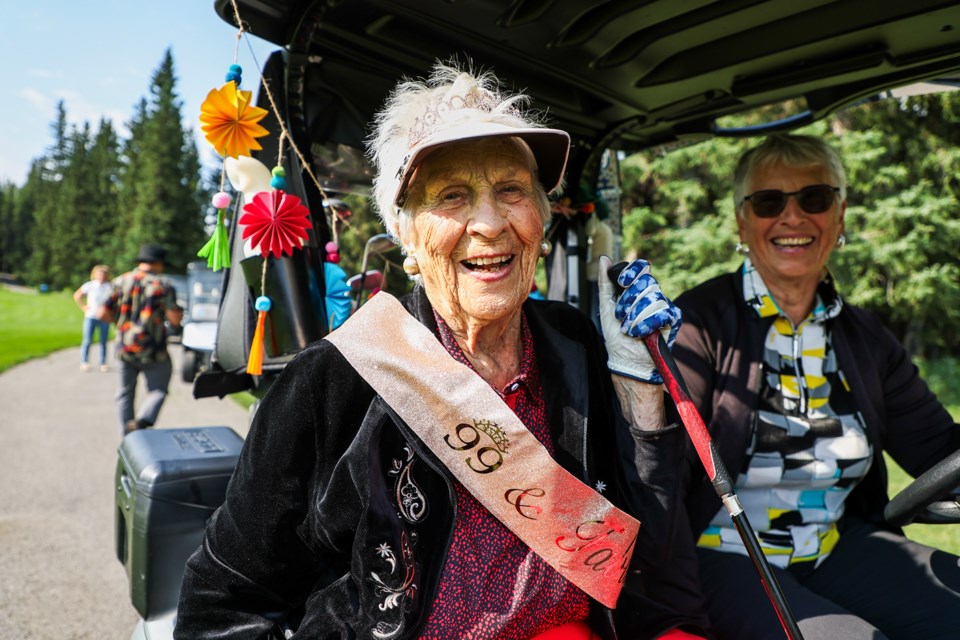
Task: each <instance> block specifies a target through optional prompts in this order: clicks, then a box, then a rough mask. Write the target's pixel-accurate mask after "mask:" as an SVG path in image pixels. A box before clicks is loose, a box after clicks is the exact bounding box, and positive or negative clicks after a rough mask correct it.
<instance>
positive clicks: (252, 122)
mask: <svg viewBox="0 0 960 640" xmlns="http://www.w3.org/2000/svg"><path fill="white" fill-rule="evenodd" d="M239 69H240V67H239V65H236V64H234V65H231V66H230V72H228V73H227V78H228V82H227V83H226V84H224V85H223V86H222V87H220V88H219V89H213V90H212V91H210V93H208V94H207V99H206V100H204V101H203V104H201V105H200V122H201V127H200V129H201V130H202V131H203V132H204V137H206V139H207V141H208V142H209V143H210V144H211V145H213V148H214V149H216V151H217V153H219V154H220V155H221V156H223V157H225V158H226V157H231V158H236V157H237V156H241V155H243V156H249V155H250V152H251V151H259V150H260V149H262V148H263V147H262V146H261V145H260V143H259V142H257V138H261V137H263V136H265V135H267V134H268V133H269V131H267V130H266V129H264V128H263V127H262V126H260V124H259V122H260V121H261V120H263V118H264V116H266V115H267V110H266V109H261V108H260V107H256V106H253V105H252V104H250V102H251V100H252V94H251V92H249V91H241V90H240V89H239V88H238V85H237V82H238V81H239V78H240V71H239ZM229 78H235V79H232V80H231V79H229Z"/></svg>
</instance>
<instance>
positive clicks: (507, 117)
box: [176, 65, 697, 640]
mask: <svg viewBox="0 0 960 640" xmlns="http://www.w3.org/2000/svg"><path fill="white" fill-rule="evenodd" d="M522 106H523V100H522V98H521V97H518V96H510V95H503V94H502V93H501V91H500V89H499V85H498V83H497V81H496V79H495V78H494V77H493V76H492V75H489V74H487V75H481V76H477V75H475V74H472V73H469V72H465V71H460V70H458V69H456V68H452V67H448V66H444V65H438V66H437V68H436V69H435V72H434V74H433V76H432V77H431V78H430V79H428V80H426V81H422V82H420V81H416V82H415V81H405V82H403V83H401V84H400V85H398V87H397V89H396V90H395V91H394V93H393V94H392V96H391V97H390V98H389V100H388V103H387V105H386V106H385V108H384V109H383V111H382V112H381V113H380V115H379V117H378V120H377V123H376V124H377V128H376V133H375V135H374V136H373V137H372V138H371V141H370V143H369V146H370V153H371V156H372V158H373V160H374V164H375V167H376V178H375V185H374V194H375V199H376V202H377V205H378V208H379V211H380V214H381V217H382V219H383V222H384V226H385V227H386V228H387V230H388V231H390V232H391V233H392V234H394V235H395V237H396V238H397V239H398V241H399V243H400V244H401V245H402V246H403V248H404V250H405V252H406V254H407V258H406V260H405V263H404V268H405V270H406V271H407V273H409V274H410V275H411V277H413V278H415V279H417V280H418V281H419V283H420V286H418V287H416V288H415V290H414V292H413V293H412V294H410V295H408V296H405V297H404V298H403V299H402V300H400V301H398V300H397V299H395V298H393V297H392V296H390V295H388V294H385V293H379V294H377V295H376V296H375V297H374V298H373V299H372V300H371V301H370V302H368V303H367V304H365V305H364V306H363V307H361V308H360V310H359V311H358V312H357V313H356V314H354V315H353V316H352V317H351V318H350V319H349V320H348V321H347V322H346V323H345V324H344V325H343V326H342V327H340V328H339V329H337V330H336V331H335V332H333V333H332V334H330V335H329V336H328V337H327V338H326V339H324V340H321V341H320V342H319V343H317V344H316V345H313V346H311V347H310V348H308V349H306V350H304V351H303V353H301V354H300V355H298V357H297V358H295V359H294V360H293V361H292V362H291V363H290V364H289V365H288V366H287V367H286V369H285V370H284V372H283V374H282V375H281V376H280V378H279V379H278V380H277V381H276V383H275V384H274V385H273V387H272V388H271V390H270V391H269V393H268V394H267V395H266V397H265V398H264V400H263V403H262V405H261V407H260V408H259V410H258V412H257V415H256V417H255V419H254V422H253V424H252V426H251V429H250V435H249V437H248V439H247V441H246V444H245V446H244V450H243V453H242V455H241V459H240V462H239V464H238V467H237V471H236V473H235V475H234V478H233V481H232V482H231V485H230V489H229V492H228V496H227V500H226V503H225V504H224V506H223V507H222V508H221V509H220V510H219V511H218V512H217V513H216V514H215V515H214V516H213V518H212V519H211V522H210V525H209V527H208V529H207V533H206V536H205V540H204V542H203V545H202V547H201V548H200V549H199V550H198V551H197V552H196V553H195V554H194V555H193V556H192V558H191V560H190V562H189V563H188V567H187V570H186V574H185V577H184V583H183V589H182V593H181V600H180V606H179V611H178V622H177V627H176V636H177V637H178V638H183V639H187V638H189V639H190V640H198V639H204V638H223V637H230V638H264V637H269V635H270V634H272V633H276V632H277V630H278V629H279V628H281V627H284V628H287V629H290V630H291V631H295V632H294V633H293V637H295V638H300V637H302V638H378V639H393V638H397V639H400V638H403V639H406V638H437V639H440V638H491V639H492V638H503V639H513V638H515V639H517V640H520V639H522V640H526V639H528V638H533V637H543V638H590V637H595V636H596V635H597V634H599V635H601V636H602V637H612V636H613V633H614V629H616V631H617V633H620V634H621V635H620V637H624V638H631V639H637V638H640V639H642V638H655V637H667V636H670V637H676V638H682V637H691V636H689V634H687V633H686V632H685V631H682V630H681V627H683V626H685V625H687V626H689V628H692V629H695V628H696V627H695V623H696V622H697V621H696V619H694V618H690V619H688V618H684V617H683V616H681V615H679V614H677V613H675V612H674V611H673V610H672V609H671V607H670V603H666V602H660V601H656V600H655V599H654V597H656V595H657V594H656V593H655V592H653V593H652V595H646V592H645V590H644V585H641V584H640V583H639V580H640V579H641V577H642V572H644V571H645V570H646V569H647V568H653V567H656V566H657V565H658V563H659V562H660V561H661V558H663V557H664V556H665V555H666V553H665V550H666V545H668V544H669V541H670V537H671V535H672V529H673V526H672V520H673V514H674V513H676V510H675V508H674V502H673V494H674V492H675V489H676V482H675V477H676V474H675V465H676V464H678V463H679V461H680V455H681V450H682V439H681V438H682V434H681V432H680V431H679V430H678V429H677V428H676V427H675V426H664V407H663V392H662V387H661V385H660V384H659V383H658V382H659V380H658V378H657V375H656V373H655V371H654V369H653V366H652V362H651V361H650V357H649V355H648V354H646V352H645V350H644V349H643V347H642V341H641V340H638V339H637V338H636V337H635V336H638V335H641V334H643V333H649V332H652V331H663V332H666V333H668V334H671V335H672V334H675V332H676V328H677V326H678V324H679V317H678V315H677V313H676V309H675V307H673V305H672V304H671V303H670V302H669V301H667V300H666V299H665V298H663V295H662V294H661V293H660V292H659V287H658V286H657V284H656V281H655V280H653V279H652V278H651V276H650V275H649V274H648V273H646V269H644V268H643V267H644V265H640V264H634V265H631V267H630V268H629V269H627V270H626V272H625V273H626V275H625V276H622V277H621V279H620V282H621V283H622V285H623V286H624V287H625V291H624V292H623V293H622V294H621V296H620V299H619V308H620V311H619V312H618V311H617V310H616V309H615V306H616V305H615V304H614V303H615V300H614V298H613V295H612V293H611V291H610V287H608V290H607V294H608V297H609V302H608V304H607V305H606V307H605V310H606V319H605V322H606V325H605V329H606V328H609V331H608V333H609V340H608V341H607V346H609V347H610V348H609V351H607V350H606V349H605V347H604V342H603V340H602V339H601V338H600V336H599V335H598V334H597V332H596V330H595V329H594V328H593V325H592V323H591V322H590V321H589V319H587V318H586V317H585V316H583V315H582V314H581V313H580V312H579V311H578V310H576V309H574V308H572V307H570V306H568V305H565V304H562V303H557V302H544V301H533V300H528V292H529V291H530V285H531V282H532V281H533V278H534V272H535V269H536V264H537V260H538V258H539V257H540V256H541V255H542V254H543V253H544V252H545V251H546V249H547V247H548V245H546V244H545V243H544V240H543V232H544V221H545V220H546V218H547V216H548V212H549V201H548V198H547V192H548V190H552V189H554V188H557V187H558V186H559V185H560V184H561V182H562V176H563V169H564V165H565V162H566V156H567V151H568V147H569V140H568V136H567V134H566V133H564V132H562V131H558V130H553V129H547V128H544V127H542V126H538V125H537V124H535V123H534V122H532V121H531V120H530V119H529V117H528V116H527V115H526V114H524V112H523V111H521V107H522ZM618 315H619V317H620V319H618V318H617V316H618ZM612 372H614V373H613V374H612ZM621 407H622V410H621ZM625 415H626V416H627V417H628V418H629V421H628V420H627V419H625V418H624V416H625ZM641 522H642V525H641Z"/></svg>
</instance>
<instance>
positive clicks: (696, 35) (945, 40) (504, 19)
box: [215, 0, 960, 178]
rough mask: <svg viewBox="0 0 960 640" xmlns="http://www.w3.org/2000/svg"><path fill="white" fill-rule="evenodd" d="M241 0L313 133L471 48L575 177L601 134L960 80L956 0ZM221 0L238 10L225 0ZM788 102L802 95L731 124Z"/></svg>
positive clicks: (822, 108)
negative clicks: (555, 138)
mask: <svg viewBox="0 0 960 640" xmlns="http://www.w3.org/2000/svg"><path fill="white" fill-rule="evenodd" d="M237 2H238V7H239V11H240V14H241V17H242V19H243V21H244V22H245V23H246V24H247V26H248V29H249V31H250V32H251V33H252V34H253V35H255V36H258V37H260V38H263V39H266V40H268V41H270V42H273V43H275V44H277V45H279V46H282V47H284V48H285V49H286V51H287V53H286V54H285V55H286V65H287V71H286V74H287V76H286V80H287V87H288V89H287V91H286V96H285V97H286V100H287V110H288V116H289V117H290V119H291V121H292V123H293V124H294V125H297V124H300V125H302V129H303V130H302V132H301V135H309V140H310V141H311V143H312V144H314V145H316V144H320V145H323V144H329V143H333V144H344V145H348V146H351V147H356V148H359V147H360V146H362V140H363V138H364V136H365V134H366V125H367V123H368V122H369V121H370V119H371V116H372V114H373V113H374V111H375V110H376V109H377V108H379V106H380V105H381V103H382V101H383V98H384V96H385V95H386V93H387V92H388V91H389V90H390V88H392V87H393V85H394V84H395V83H396V81H397V79H398V78H400V77H401V76H414V77H416V76H423V75H426V74H427V72H428V71H429V69H430V68H431V66H432V65H433V63H434V61H435V60H436V59H448V58H450V57H451V56H452V55H458V56H459V57H460V58H461V59H463V57H464V56H469V57H470V58H471V59H472V60H473V61H474V63H475V64H476V65H477V66H481V67H484V68H492V69H494V70H495V71H496V73H497V75H498V76H499V77H500V78H501V79H503V80H504V81H505V82H507V83H508V84H509V85H511V86H512V88H514V89H517V90H524V91H526V92H527V93H529V94H530V95H532V96H533V97H534V106H536V107H537V108H539V109H541V110H545V111H547V112H548V116H549V119H550V120H551V121H552V122H551V124H553V125H554V126H558V127H560V128H563V129H566V130H567V131H569V132H570V133H571V135H572V137H573V139H574V141H575V147H574V150H573V155H572V157H571V166H570V170H571V171H572V172H574V173H575V175H573V176H569V175H568V178H577V177H579V175H581V173H582V171H583V170H584V168H585V167H586V168H587V169H589V168H590V166H591V161H596V159H597V158H598V156H599V153H601V152H602V151H603V149H605V148H617V149H624V150H638V149H644V148H650V147H654V146H659V145H673V144H684V143H687V142H695V141H699V140H702V139H704V138H707V137H710V136H744V135H758V134H763V133H768V132H772V131H777V130H788V129H792V128H796V127H799V126H802V125H804V124H808V123H810V122H812V121H814V120H816V119H818V118H821V117H824V116H826V115H828V114H830V113H832V112H834V111H836V110H837V109H839V108H841V107H843V106H845V105H848V104H851V103H854V102H857V101H860V100H863V99H867V98H870V97H872V96H876V95H878V94H880V93H882V92H884V91H889V90H891V89H893V88H896V87H903V86H904V85H909V84H913V83H918V82H926V83H932V86H937V83H947V84H952V85H958V84H960V4H958V3H957V2H956V1H955V0H910V1H909V2H907V1H904V0H809V1H804V2H796V1H795V0H767V1H763V0H694V1H691V2H679V1H677V0H648V1H646V2H643V1H629V0H607V1H597V0H512V1H508V0H503V1H500V2H494V1H492V0H457V1H454V0H417V1H416V2H410V1H409V0H407V1H392V0H350V1H349V2H341V1H333V0H329V1H315V0H237ZM215 6H216V9H217V11H218V13H219V14H220V15H221V16H222V17H223V18H224V19H225V20H227V21H228V22H230V23H234V10H233V5H232V3H231V0H216V3H215ZM784 101H794V102H795V103H796V104H797V105H800V106H799V108H798V109H797V110H796V111H795V112H794V113H792V114H791V115H790V116H788V117H786V118H782V119H780V120H776V121H773V122H769V123H767V124H766V125H762V126H759V127H753V128H749V129H743V128H741V129H737V128H728V127H724V126H723V120H722V118H723V117H724V116H728V115H730V114H735V113H739V112H744V111H749V110H753V109H756V108H760V107H763V106H765V105H771V104H778V103H783V102H784ZM334 105H336V107H335V108H334V109H333V110H331V109H330V107H331V106H334ZM332 111H335V112H336V114H334V113H332ZM315 151H316V147H315Z"/></svg>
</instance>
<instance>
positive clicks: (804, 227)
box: [737, 164, 847, 286]
mask: <svg viewBox="0 0 960 640" xmlns="http://www.w3.org/2000/svg"><path fill="white" fill-rule="evenodd" d="M818 184H829V185H832V186H837V185H835V184H833V181H832V180H831V179H830V175H829V173H828V172H827V170H826V169H825V168H822V167H787V166H784V165H781V164H776V165H773V166H769V167H762V168H760V169H758V170H757V172H756V173H755V174H754V175H753V177H752V179H751V180H750V183H749V184H748V189H747V194H748V195H750V194H753V193H755V192H757V191H760V190H762V189H779V190H781V191H783V192H786V193H790V192H793V191H799V190H800V189H802V188H803V187H809V186H812V185H818ZM846 208H847V203H846V201H841V200H840V198H839V196H837V197H836V198H835V199H834V202H833V205H832V206H831V207H830V208H829V209H828V210H827V211H824V212H823V213H806V212H805V211H804V210H803V209H801V208H800V205H799V204H798V203H797V199H796V198H794V197H790V198H788V199H787V206H786V208H784V210H783V211H781V212H780V215H778V216H776V217H774V218H758V217H757V216H756V215H754V213H753V208H752V206H751V204H750V202H749V201H748V202H745V203H744V204H743V215H742V216H738V217H737V225H738V227H739V229H740V241H741V242H745V243H746V244H747V246H749V248H750V260H751V261H752V262H753V264H754V266H755V267H756V268H757V271H758V272H759V273H760V275H761V277H763V279H764V281H765V282H766V283H767V285H768V286H771V285H772V286H787V285H789V284H790V282H791V281H803V282H811V281H812V282H814V283H816V282H819V279H820V275H821V273H822V271H823V268H824V267H825V266H826V264H827V259H828V258H829V257H830V252H831V251H833V248H834V246H836V242H837V236H839V235H840V233H841V232H842V231H843V214H844V211H846Z"/></svg>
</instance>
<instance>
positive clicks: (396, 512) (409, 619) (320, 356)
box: [174, 289, 699, 640]
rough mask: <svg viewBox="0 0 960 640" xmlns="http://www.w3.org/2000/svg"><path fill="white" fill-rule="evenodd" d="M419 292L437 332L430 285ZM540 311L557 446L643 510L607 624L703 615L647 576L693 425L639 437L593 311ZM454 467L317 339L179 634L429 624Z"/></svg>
mask: <svg viewBox="0 0 960 640" xmlns="http://www.w3.org/2000/svg"><path fill="white" fill-rule="evenodd" d="M403 303H404V305H405V306H406V308H407V309H408V310H409V311H410V313H411V314H412V315H413V316H414V317H416V318H417V319H418V320H419V321H420V322H422V323H423V324H424V325H426V326H427V327H429V328H430V329H431V330H433V331H434V333H436V326H435V322H434V320H433V312H432V309H431V308H430V305H429V303H428V302H427V299H426V296H425V295H424V293H423V291H422V290H419V289H418V290H417V291H416V292H415V293H414V294H411V295H409V296H406V297H405V298H404V299H403ZM524 310H525V313H526V314H527V317H528V320H529V322H530V327H531V330H532V333H533V340H534V346H535V349H536V353H537V358H538V363H539V368H540V372H541V379H542V386H543V390H544V396H545V400H546V406H547V411H548V417H549V422H550V426H551V430H552V433H553V437H554V440H555V442H556V444H557V448H556V454H555V458H556V460H557V461H558V462H559V463H560V464H561V465H563V466H564V467H565V468H566V469H567V470H568V471H570V472H571V473H573V474H574V475H575V476H577V477H578V478H580V479H581V480H582V481H583V482H585V483H586V484H588V485H590V486H594V485H595V484H596V482H597V481H598V480H602V481H603V482H604V483H605V484H606V485H607V486H608V487H609V489H607V490H606V491H605V492H604V495H605V496H606V497H607V499H609V500H611V502H613V503H614V504H616V505H617V506H618V507H620V508H622V509H625V510H626V511H628V512H630V513H632V514H634V515H635V516H636V517H637V518H638V519H639V520H640V521H641V523H642V526H641V529H640V534H639V537H638V541H637V548H636V551H635V554H634V560H633V562H632V565H631V571H630V572H628V578H627V582H626V584H625V585H624V589H623V592H622V593H621V596H620V601H619V603H618V607H617V610H616V611H615V612H613V613H611V612H610V611H609V610H607V609H605V608H604V607H602V606H601V605H599V604H598V603H596V602H593V603H592V606H591V619H592V626H593V627H594V628H595V629H596V630H597V631H598V632H599V633H601V634H602V635H603V637H604V638H608V639H609V638H616V637H617V633H620V634H621V635H620V637H623V638H629V639H630V640H634V639H639V640H642V639H644V638H653V637H656V636H657V635H659V634H660V633H662V632H663V631H665V630H667V629H669V628H672V627H675V626H678V625H681V624H689V625H690V626H689V628H695V623H696V622H698V621H699V618H696V617H684V616H682V615H680V614H678V613H676V611H675V610H674V609H673V608H671V607H670V605H669V604H668V603H664V602H663V601H662V600H660V599H658V598H659V596H658V594H657V593H656V592H655V591H652V590H651V591H650V592H649V593H650V595H649V596H648V595H646V594H647V593H648V592H647V591H646V590H645V589H646V588H647V587H651V588H653V587H655V585H649V584H646V583H644V581H643V580H642V579H641V576H643V575H645V572H646V571H647V570H650V571H651V573H653V572H654V571H655V570H658V567H659V564H660V563H662V562H663V559H664V558H666V557H667V556H668V555H669V554H668V545H669V543H670V540H671V538H672V535H673V533H674V529H675V525H676V517H675V516H676V514H677V513H678V509H676V508H675V507H676V505H677V501H676V497H677V495H676V491H677V486H678V482H677V479H678V476H677V474H676V469H677V466H678V465H679V462H680V459H681V455H682V431H680V430H679V429H678V428H676V427H669V428H667V429H664V430H662V431H660V432H657V433H656V435H643V436H637V437H632V436H631V435H630V432H629V430H628V428H627V426H626V425H625V424H624V423H623V418H622V417H621V416H620V413H619V409H618V407H617V402H616V398H615V394H614V391H613V388H612V384H611V382H610V375H609V372H608V371H607V369H606V364H605V363H606V353H605V351H604V349H603V346H602V344H601V341H600V337H599V335H598V334H597V332H596V331H595V329H594V327H593V325H592V324H591V323H590V322H589V320H588V319H587V318H586V317H585V316H584V315H582V314H581V313H580V312H579V311H577V310H575V309H573V308H572V307H570V306H568V305H565V304H562V303H554V302H536V301H528V302H527V303H526V304H525V306H524ZM389 320H390V319H389V318H384V321H385V322H389ZM376 347H377V345H371V348H376ZM452 482H453V481H452V477H451V475H450V473H449V472H448V471H447V470H446V469H445V468H444V467H443V466H442V465H441V464H440V463H439V461H438V460H437V458H436V457H435V456H434V455H433V453H432V452H431V451H430V450H429V449H427V447H426V446H425V445H424V444H423V443H422V441H420V440H419V439H418V438H417V436H416V435H414V433H413V432H412V431H411V430H410V429H409V427H408V426H407V425H405V424H404V423H403V422H402V421H401V420H400V419H399V418H398V417H397V415H396V414H395V413H394V412H393V410H391V408H390V407H389V406H387V405H386V403H384V402H383V401H382V399H380V398H379V397H378V396H376V394H375V393H374V392H373V390H372V389H371V388H370V386H369V385H368V384H367V383H366V382H365V381H364V380H363V379H362V378H361V377H360V376H359V375H358V374H357V372H356V371H355V370H354V369H353V368H352V367H351V366H350V365H349V364H348V363H347V361H346V360H345V359H344V358H343V356H342V355H341V354H340V352H339V351H337V349H336V348H335V347H333V345H332V344H330V343H329V342H327V341H320V342H318V343H316V344H314V345H311V346H310V347H309V348H307V349H305V350H304V351H303V352H302V353H301V354H299V355H298V356H297V357H296V358H294V360H293V361H292V362H291V363H290V364H289V365H288V366H287V367H286V368H285V369H284V371H283V373H282V374H281V375H280V377H279V378H278V380H277V382H276V383H275V384H274V385H273V387H272V388H271V389H270V391H269V392H268V393H267V395H266V396H265V398H264V399H263V402H262V404H261V406H260V408H259V410H258V411H257V415H256V417H255V419H254V421H253V424H252V425H251V429H250V433H249V436H248V438H247V440H246V442H245V444H244V447H243V451H242V453H241V456H240V461H239V463H238V466H237V469H236V472H235V473H234V476H233V478H232V480H231V482H230V486H229V489H228V494H227V499H226V502H225V504H224V505H223V507H221V508H220V509H219V510H218V511H217V512H216V513H215V514H214V516H213V517H212V518H211V521H210V523H209V526H208V528H207V531H206V535H205V538H204V541H203V544H202V545H201V547H200V549H198V550H197V551H196V552H195V553H194V554H193V556H192V557H191V558H190V560H189V562H188V563H187V568H186V572H185V575H184V582H183V587H182V591H181V598H180V604H179V608H178V619H177V625H176V630H175V634H174V635H175V637H176V638H179V639H182V640H187V639H189V640H204V639H213V638H227V637H229V638H231V639H235V638H267V637H270V635H271V633H273V630H274V629H275V627H276V624H277V622H279V621H281V620H291V619H293V620H295V621H299V622H295V623H294V626H296V625H297V624H299V628H298V629H297V631H296V633H295V634H294V636H293V637H294V638H311V639H315V638H372V637H384V638H390V639H394V638H415V637H417V632H418V630H419V629H420V628H422V626H423V624H424V623H425V621H426V619H427V616H428V615H429V612H430V607H431V605H432V602H433V599H434V593H435V590H436V586H437V582H438V579H439V577H440V575H441V573H442V571H443V566H444V563H445V561H446V549H447V545H448V544H449V540H450V536H451V534H452V530H453V522H454V517H455V515H456V514H455V505H456V503H455V498H454V491H453V484H452ZM401 489H403V494H404V495H405V496H406V498H407V500H408V504H406V505H405V504H403V500H402V498H401ZM411 499H412V500H413V502H412V503H410V502H409V500H411ZM384 544H386V545H388V546H389V549H390V550H391V551H392V553H393V557H392V558H391V557H389V554H385V553H384V552H383V550H384V549H385V547H384V546H383V545H384ZM390 560H393V562H392V563H391V562H390ZM614 626H615V628H616V631H614Z"/></svg>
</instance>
